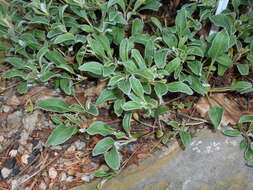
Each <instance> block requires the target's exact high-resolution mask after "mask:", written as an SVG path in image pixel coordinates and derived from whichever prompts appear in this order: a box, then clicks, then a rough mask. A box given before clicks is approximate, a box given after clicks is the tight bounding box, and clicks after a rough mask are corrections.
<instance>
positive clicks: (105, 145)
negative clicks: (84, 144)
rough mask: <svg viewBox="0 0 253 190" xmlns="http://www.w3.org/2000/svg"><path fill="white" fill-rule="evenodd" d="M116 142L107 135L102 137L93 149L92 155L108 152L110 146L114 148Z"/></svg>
mask: <svg viewBox="0 0 253 190" xmlns="http://www.w3.org/2000/svg"><path fill="white" fill-rule="evenodd" d="M114 142H115V141H114V140H113V139H112V138H111V137H106V138H104V139H102V140H101V141H99V142H98V143H97V144H96V146H95V147H94V149H93V150H92V156H97V155H99V154H103V153H105V152H107V151H108V150H109V149H110V148H112V146H113V143H114Z"/></svg>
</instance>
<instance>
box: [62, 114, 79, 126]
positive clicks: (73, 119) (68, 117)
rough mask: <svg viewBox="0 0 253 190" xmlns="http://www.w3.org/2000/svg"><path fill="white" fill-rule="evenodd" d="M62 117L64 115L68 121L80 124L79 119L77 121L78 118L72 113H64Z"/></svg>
mask: <svg viewBox="0 0 253 190" xmlns="http://www.w3.org/2000/svg"><path fill="white" fill-rule="evenodd" d="M64 117H66V118H67V119H68V120H69V121H70V122H72V123H74V124H76V125H80V124H81V123H80V121H78V119H77V118H76V117H75V116H74V115H72V114H64Z"/></svg>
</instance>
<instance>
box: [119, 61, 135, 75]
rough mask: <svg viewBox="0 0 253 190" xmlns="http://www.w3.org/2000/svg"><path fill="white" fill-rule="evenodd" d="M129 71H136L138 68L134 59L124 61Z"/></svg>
mask: <svg viewBox="0 0 253 190" xmlns="http://www.w3.org/2000/svg"><path fill="white" fill-rule="evenodd" d="M122 64H123V65H124V67H125V69H126V71H127V72H128V73H134V72H135V71H136V70H137V67H136V65H135V63H134V62H133V61H132V60H128V61H124V62H122Z"/></svg>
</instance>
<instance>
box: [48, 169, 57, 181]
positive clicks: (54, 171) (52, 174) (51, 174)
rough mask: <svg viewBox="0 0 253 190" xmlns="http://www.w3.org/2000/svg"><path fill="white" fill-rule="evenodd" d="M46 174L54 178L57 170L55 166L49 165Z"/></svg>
mask: <svg viewBox="0 0 253 190" xmlns="http://www.w3.org/2000/svg"><path fill="white" fill-rule="evenodd" d="M48 175H49V177H50V178H51V179H55V178H56V177H57V171H56V169H55V168H53V167H51V168H49V170H48Z"/></svg>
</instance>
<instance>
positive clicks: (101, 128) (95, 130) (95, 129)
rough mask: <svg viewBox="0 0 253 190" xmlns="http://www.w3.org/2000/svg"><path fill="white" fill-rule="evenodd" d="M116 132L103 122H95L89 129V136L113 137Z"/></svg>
mask: <svg viewBox="0 0 253 190" xmlns="http://www.w3.org/2000/svg"><path fill="white" fill-rule="evenodd" d="M114 131H115V130H114V129H113V128H111V127H110V126H109V125H108V124H106V123H104V122H102V121H95V122H93V123H92V124H91V126H90V127H89V128H88V129H87V131H86V132H87V133H88V134H89V135H97V134H100V135H102V136H107V135H112V134H113V132H114Z"/></svg>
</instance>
